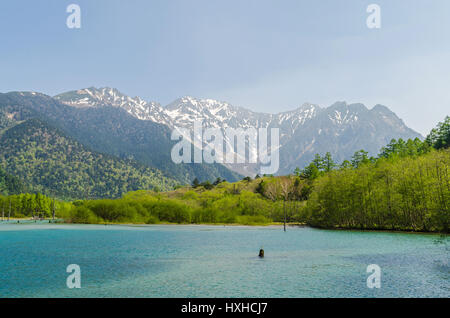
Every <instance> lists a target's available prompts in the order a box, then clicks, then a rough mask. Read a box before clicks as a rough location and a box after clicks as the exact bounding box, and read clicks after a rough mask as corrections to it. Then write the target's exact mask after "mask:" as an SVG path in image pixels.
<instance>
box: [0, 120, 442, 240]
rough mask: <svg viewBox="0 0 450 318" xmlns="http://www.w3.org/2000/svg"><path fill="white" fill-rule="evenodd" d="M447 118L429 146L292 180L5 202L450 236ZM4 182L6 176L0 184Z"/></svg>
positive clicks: (319, 161)
mask: <svg viewBox="0 0 450 318" xmlns="http://www.w3.org/2000/svg"><path fill="white" fill-rule="evenodd" d="M449 145H450V118H449V117H447V118H446V119H445V121H444V122H442V123H439V125H438V126H437V128H435V129H433V130H432V131H431V133H430V134H429V135H428V136H427V138H426V139H425V140H424V141H421V140H419V139H415V140H407V141H404V140H402V139H399V140H394V139H393V140H392V141H391V142H390V143H389V144H388V145H386V146H385V147H383V148H382V149H381V150H380V153H379V154H378V156H376V157H369V155H368V153H367V152H366V151H364V150H360V151H357V152H355V154H354V155H353V157H352V158H350V160H346V161H344V162H342V163H339V164H338V163H336V162H334V160H333V158H332V156H331V154H330V153H327V154H325V155H323V156H321V155H319V154H318V155H316V157H315V158H314V160H313V161H312V162H311V163H310V164H309V165H308V166H307V167H305V168H304V169H299V168H297V169H296V170H295V171H294V172H293V174H291V175H288V176H276V177H275V176H256V177H255V178H250V177H246V178H244V179H243V180H241V181H239V182H235V183H229V182H226V181H224V180H221V179H220V178H218V179H217V180H215V181H214V182H210V181H204V182H200V181H199V180H197V179H196V180H194V182H193V183H192V185H191V186H189V187H178V188H177V189H176V190H173V191H167V192H160V191H158V190H157V189H153V190H140V191H132V192H128V193H126V194H124V195H122V196H121V198H119V199H114V200H113V199H98V200H78V201H73V202H62V201H57V202H56V203H52V200H51V199H50V198H48V197H45V196H43V195H39V194H22V195H12V196H4V197H1V198H0V203H1V204H3V206H4V207H5V209H6V210H8V211H9V202H12V203H11V205H12V208H11V211H12V212H11V213H12V215H13V216H26V217H30V216H35V215H41V216H45V217H50V216H51V213H52V208H53V206H52V204H55V206H56V209H55V210H56V214H57V217H58V218H63V219H65V221H66V222H74V223H142V224H144V223H146V224H157V223H179V224H199V223H211V224H247V225H256V224H273V223H281V222H284V221H285V220H286V221H287V222H288V223H302V224H308V225H311V226H314V227H320V228H327V229H366V230H401V231H424V232H445V233H448V232H449V220H450V204H449V202H450V178H449V166H450V149H449ZM0 180H1V179H0Z"/></svg>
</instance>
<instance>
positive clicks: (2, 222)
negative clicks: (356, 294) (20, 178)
mask: <svg viewBox="0 0 450 318" xmlns="http://www.w3.org/2000/svg"><path fill="white" fill-rule="evenodd" d="M11 221H30V222H24V223H15V222H14V223H12V222H11ZM32 221H40V224H42V222H45V221H50V222H48V223H44V224H59V225H64V224H66V225H103V226H130V227H133V226H141V227H146V226H158V225H160V226H216V227H227V226H228V227H239V226H245V227H280V228H282V227H283V223H280V222H272V223H264V224H239V223H170V222H160V223H155V224H146V223H127V222H125V223H72V222H65V221H64V220H63V219H56V220H52V219H43V220H33V219H29V218H10V221H9V222H8V221H7V220H3V221H2V220H0V225H1V224H9V225H18V224H19V225H25V224H34V222H32ZM51 221H54V222H51ZM286 227H290V228H292V227H299V228H300V227H309V228H311V229H315V230H323V231H350V232H371V233H397V234H429V235H439V236H445V237H446V236H449V235H450V234H449V233H442V232H423V231H413V230H386V229H379V230H378V229H356V228H353V229H346V228H321V227H315V226H311V225H308V224H306V223H297V222H296V223H286Z"/></svg>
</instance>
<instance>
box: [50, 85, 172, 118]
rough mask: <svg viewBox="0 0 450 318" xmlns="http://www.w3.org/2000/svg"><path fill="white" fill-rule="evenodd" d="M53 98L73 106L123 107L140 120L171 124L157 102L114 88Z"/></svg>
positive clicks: (78, 92) (74, 92) (79, 91)
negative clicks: (125, 93) (126, 93)
mask: <svg viewBox="0 0 450 318" xmlns="http://www.w3.org/2000/svg"><path fill="white" fill-rule="evenodd" d="M55 99H57V100H59V101H61V102H63V103H64V104H67V105H70V106H74V107H81V108H82V107H103V106H112V107H118V108H123V109H125V110H126V111H127V112H128V113H130V114H131V115H133V116H134V117H136V118H138V119H141V120H151V121H154V122H159V123H164V124H167V125H171V118H170V117H169V116H167V114H166V112H165V110H164V109H163V108H162V107H161V105H160V104H159V103H156V102H146V101H145V100H143V99H141V98H140V97H134V98H132V97H129V96H127V95H124V94H122V93H121V92H119V91H118V90H117V89H115V88H109V87H103V88H99V89H97V88H95V87H90V88H85V89H80V90H77V91H71V92H67V93H63V94H61V95H57V96H55Z"/></svg>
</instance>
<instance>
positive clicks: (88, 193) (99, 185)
mask: <svg viewBox="0 0 450 318" xmlns="http://www.w3.org/2000/svg"><path fill="white" fill-rule="evenodd" d="M0 148H1V149H2V151H1V152H0V165H1V166H3V167H4V169H5V170H6V171H8V172H9V173H10V174H13V175H14V176H16V177H18V178H20V179H21V180H23V181H25V182H26V183H27V184H29V185H30V187H31V190H32V191H33V192H34V191H36V192H41V193H44V194H47V195H51V196H57V197H58V198H64V199H77V198H103V197H109V198H116V197H120V196H121V195H122V194H123V193H126V192H128V191H133V190H138V189H159V190H169V189H173V187H174V186H175V185H176V184H177V182H176V181H174V180H173V179H170V178H166V177H164V176H163V175H162V174H161V172H159V171H157V170H154V169H151V168H148V167H146V166H143V165H141V164H138V163H136V162H134V161H132V160H120V159H117V158H115V157H112V156H109V155H105V154H101V153H97V152H93V151H90V150H89V149H87V148H86V147H84V146H83V145H81V144H80V143H78V142H77V141H75V140H73V139H72V138H69V137H67V136H66V135H65V134H64V133H62V132H61V131H59V130H58V129H56V128H53V127H50V126H49V125H47V124H45V123H43V122H41V121H40V120H37V119H31V120H27V121H25V122H23V123H21V124H18V125H16V126H14V127H12V128H10V129H8V130H7V131H6V132H4V133H3V135H2V136H1V138H0Z"/></svg>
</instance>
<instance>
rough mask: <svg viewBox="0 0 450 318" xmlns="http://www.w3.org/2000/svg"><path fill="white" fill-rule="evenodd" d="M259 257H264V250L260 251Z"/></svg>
mask: <svg viewBox="0 0 450 318" xmlns="http://www.w3.org/2000/svg"><path fill="white" fill-rule="evenodd" d="M258 256H259V257H264V250H263V249H260V250H259V255H258Z"/></svg>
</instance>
